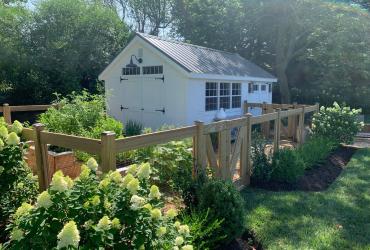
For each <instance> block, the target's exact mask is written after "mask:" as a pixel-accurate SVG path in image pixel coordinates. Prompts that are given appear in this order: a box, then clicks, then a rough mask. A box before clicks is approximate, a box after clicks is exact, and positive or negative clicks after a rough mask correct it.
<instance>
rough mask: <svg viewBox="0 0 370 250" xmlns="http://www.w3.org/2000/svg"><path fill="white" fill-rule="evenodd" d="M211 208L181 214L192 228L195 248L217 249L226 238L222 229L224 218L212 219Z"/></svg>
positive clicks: (184, 221) (183, 220)
mask: <svg viewBox="0 0 370 250" xmlns="http://www.w3.org/2000/svg"><path fill="white" fill-rule="evenodd" d="M209 212H210V209H207V210H204V211H203V210H200V211H199V210H190V212H189V213H183V214H181V220H182V222H183V223H184V224H186V225H188V226H189V228H190V233H191V236H192V239H191V240H192V244H193V245H194V247H195V249H204V250H207V249H215V248H217V246H219V245H220V243H221V242H222V241H223V240H224V239H225V237H226V236H225V235H223V233H222V231H223V229H222V222H223V219H221V220H219V219H217V218H216V219H210V218H209Z"/></svg>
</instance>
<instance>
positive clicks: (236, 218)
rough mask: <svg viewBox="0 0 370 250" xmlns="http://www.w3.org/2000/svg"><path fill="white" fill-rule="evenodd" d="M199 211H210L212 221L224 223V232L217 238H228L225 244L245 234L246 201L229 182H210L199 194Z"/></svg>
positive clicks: (206, 183) (216, 236)
mask: <svg viewBox="0 0 370 250" xmlns="http://www.w3.org/2000/svg"><path fill="white" fill-rule="evenodd" d="M199 209H201V210H203V211H207V209H210V210H209V219H210V220H216V219H217V220H219V221H223V222H222V232H220V234H219V235H214V237H215V238H219V237H223V236H226V237H225V239H224V241H223V243H224V244H227V243H229V242H230V241H231V240H233V239H235V238H236V237H238V236H240V235H242V234H243V232H244V219H243V218H244V214H245V211H244V200H243V198H242V197H241V195H240V193H239V191H238V190H236V188H235V187H234V185H233V184H232V183H231V182H229V181H223V180H208V181H207V182H205V184H204V185H203V186H202V188H201V190H200V193H199Z"/></svg>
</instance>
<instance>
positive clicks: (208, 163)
mask: <svg viewBox="0 0 370 250" xmlns="http://www.w3.org/2000/svg"><path fill="white" fill-rule="evenodd" d="M244 105H245V106H244V110H248V108H249V107H252V106H253V107H262V108H263V109H265V110H266V111H267V110H268V111H269V112H270V113H266V112H262V115H260V116H255V117H252V115H251V114H249V113H246V114H245V115H244V116H242V117H240V118H236V119H232V120H223V121H219V122H213V123H210V124H204V123H203V122H201V121H196V122H195V125H193V126H188V127H182V128H176V129H171V130H166V131H160V132H155V133H150V134H143V135H138V136H132V137H127V138H121V139H116V138H115V134H114V133H113V132H104V133H102V135H101V138H100V139H90V138H84V137H79V136H73V135H65V134H60V133H53V132H47V131H44V125H42V124H34V125H33V129H30V128H25V129H24V130H23V135H22V136H23V137H24V138H26V139H27V140H32V141H34V142H35V156H36V157H35V158H36V165H37V170H38V176H39V185H40V189H42V190H44V189H46V188H47V187H48V185H49V183H50V179H49V176H50V175H49V173H48V171H49V170H48V167H47V166H48V157H47V154H48V145H55V146H59V147H64V148H69V149H73V150H79V151H84V152H88V153H91V154H94V155H99V156H100V160H101V163H100V166H101V171H102V172H108V171H110V170H114V169H116V154H117V153H121V152H127V151H130V150H135V149H139V148H144V147H148V146H153V145H157V144H162V143H166V142H169V141H174V140H181V139H185V138H193V156H194V171H195V172H198V173H199V172H205V170H206V168H207V167H211V168H212V169H213V170H214V173H215V175H216V176H218V177H219V178H222V179H230V178H231V179H233V176H234V175H235V173H237V172H238V173H239V179H238V180H237V181H236V183H238V185H248V184H249V181H250V176H251V171H252V167H251V166H252V164H251V158H250V150H251V140H252V126H253V125H256V124H261V125H262V128H263V127H264V126H265V127H267V126H266V124H267V125H268V127H269V125H270V122H271V121H273V122H274V133H273V137H274V138H273V143H274V150H278V149H279V147H280V138H281V131H282V128H283V126H282V123H281V120H282V119H283V118H288V120H289V119H290V121H291V122H292V123H293V122H294V123H297V124H296V126H290V128H289V129H290V130H292V129H293V130H296V131H290V132H291V133H294V134H295V133H297V134H298V138H297V139H298V143H303V134H304V121H305V120H304V117H305V114H307V113H312V112H317V111H318V110H319V105H318V104H316V105H313V106H307V105H296V104H293V105H291V104H289V105H287V104H283V105H281V104H253V103H245V104H244ZM36 106H37V107H35V106H32V107H31V108H30V109H27V108H26V106H20V107H19V108H14V107H9V106H8V108H6V107H7V106H6V105H5V106H3V107H2V110H3V112H4V114H5V111H4V108H5V109H8V110H9V109H10V110H13V111H20V110H22V111H25V110H36V109H37V108H40V109H39V110H43V109H46V108H47V107H51V105H36ZM281 108H284V109H287V110H281ZM293 108H294V109H293ZM0 111H1V109H0ZM288 127H289V124H288ZM235 128H237V129H238V135H237V137H236V139H235V141H234V142H233V143H231V130H232V129H235ZM213 133H216V134H218V145H217V152H216V151H215V150H214V147H213V145H212V140H211V134H213ZM238 163H239V164H238Z"/></svg>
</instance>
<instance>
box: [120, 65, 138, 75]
mask: <svg viewBox="0 0 370 250" xmlns="http://www.w3.org/2000/svg"><path fill="white" fill-rule="evenodd" d="M122 75H124V76H131V75H140V67H127V68H122Z"/></svg>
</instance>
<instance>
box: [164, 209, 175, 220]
mask: <svg viewBox="0 0 370 250" xmlns="http://www.w3.org/2000/svg"><path fill="white" fill-rule="evenodd" d="M166 216H167V217H168V218H170V219H173V218H175V217H176V216H177V212H176V210H175V209H173V208H171V209H169V210H168V211H167V213H166Z"/></svg>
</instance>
